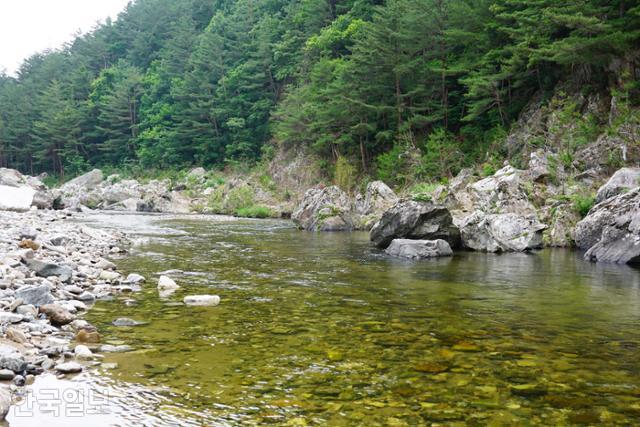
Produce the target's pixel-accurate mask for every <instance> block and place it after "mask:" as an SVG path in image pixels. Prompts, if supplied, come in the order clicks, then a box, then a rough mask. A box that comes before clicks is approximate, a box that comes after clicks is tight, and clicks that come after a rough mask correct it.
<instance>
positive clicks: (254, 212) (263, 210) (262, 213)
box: [236, 206, 274, 218]
mask: <svg viewBox="0 0 640 427" xmlns="http://www.w3.org/2000/svg"><path fill="white" fill-rule="evenodd" d="M236 216H239V217H243V218H271V217H273V216H274V214H273V212H272V211H271V209H269V208H267V207H264V206H249V207H246V208H240V209H238V210H236Z"/></svg>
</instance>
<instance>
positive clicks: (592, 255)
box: [575, 188, 640, 264]
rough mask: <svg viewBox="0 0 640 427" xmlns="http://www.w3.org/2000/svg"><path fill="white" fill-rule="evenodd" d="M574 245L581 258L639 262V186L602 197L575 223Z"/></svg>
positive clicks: (629, 262)
mask: <svg viewBox="0 0 640 427" xmlns="http://www.w3.org/2000/svg"><path fill="white" fill-rule="evenodd" d="M575 236H576V245H577V246H578V247H579V248H580V249H585V250H587V252H586V254H585V258H586V259H588V260H591V261H606V262H615V263H619V264H625V263H628V264H636V263H639V262H640V188H636V189H634V190H632V191H630V192H628V193H625V194H620V195H618V196H615V197H611V198H609V199H606V200H605V201H603V202H602V203H598V204H597V205H596V206H594V207H593V208H591V210H590V211H589V214H588V215H587V216H586V217H585V218H584V219H583V220H582V221H580V222H579V223H578V225H577V226H576V231H575Z"/></svg>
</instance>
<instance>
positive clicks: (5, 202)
mask: <svg viewBox="0 0 640 427" xmlns="http://www.w3.org/2000/svg"><path fill="white" fill-rule="evenodd" d="M35 194H36V190H34V189H33V188H30V187H9V186H7V185H0V210H6V211H18V212H26V211H28V210H29V209H31V204H32V203H33V196H35Z"/></svg>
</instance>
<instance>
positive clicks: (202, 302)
mask: <svg viewBox="0 0 640 427" xmlns="http://www.w3.org/2000/svg"><path fill="white" fill-rule="evenodd" d="M183 302H184V303H185V304H186V305H197V306H214V305H218V304H220V297H219V296H218V295H189V296H186V297H184V299H183Z"/></svg>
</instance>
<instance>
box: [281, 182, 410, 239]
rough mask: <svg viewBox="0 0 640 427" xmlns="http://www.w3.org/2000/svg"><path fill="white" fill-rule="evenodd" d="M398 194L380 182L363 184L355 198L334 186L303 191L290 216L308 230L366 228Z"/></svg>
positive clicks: (395, 200) (378, 217) (369, 227)
mask: <svg viewBox="0 0 640 427" xmlns="http://www.w3.org/2000/svg"><path fill="white" fill-rule="evenodd" d="M397 201H398V197H397V196H396V194H395V193H394V192H393V190H392V189H391V188H389V187H388V186H387V185H386V184H385V183H384V182H382V181H374V182H371V183H369V184H368V185H367V189H366V192H365V195H364V196H363V195H362V194H357V195H356V197H355V200H354V199H352V198H351V197H349V195H348V194H347V193H345V192H344V191H342V190H341V189H340V188H338V187H337V186H335V185H334V186H331V187H323V188H312V189H310V190H307V192H306V193H305V195H304V198H303V199H302V202H301V203H300V205H299V206H298V208H297V209H296V210H295V211H294V212H293V214H292V215H291V219H292V220H293V222H294V223H295V224H296V225H297V226H298V228H300V229H303V230H308V231H351V230H369V229H371V227H372V226H373V225H374V224H375V223H376V222H377V221H378V220H379V219H380V218H381V217H382V214H383V213H384V212H385V211H386V210H388V209H389V208H390V207H392V206H393V205H394V204H395V203H396V202H397Z"/></svg>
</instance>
